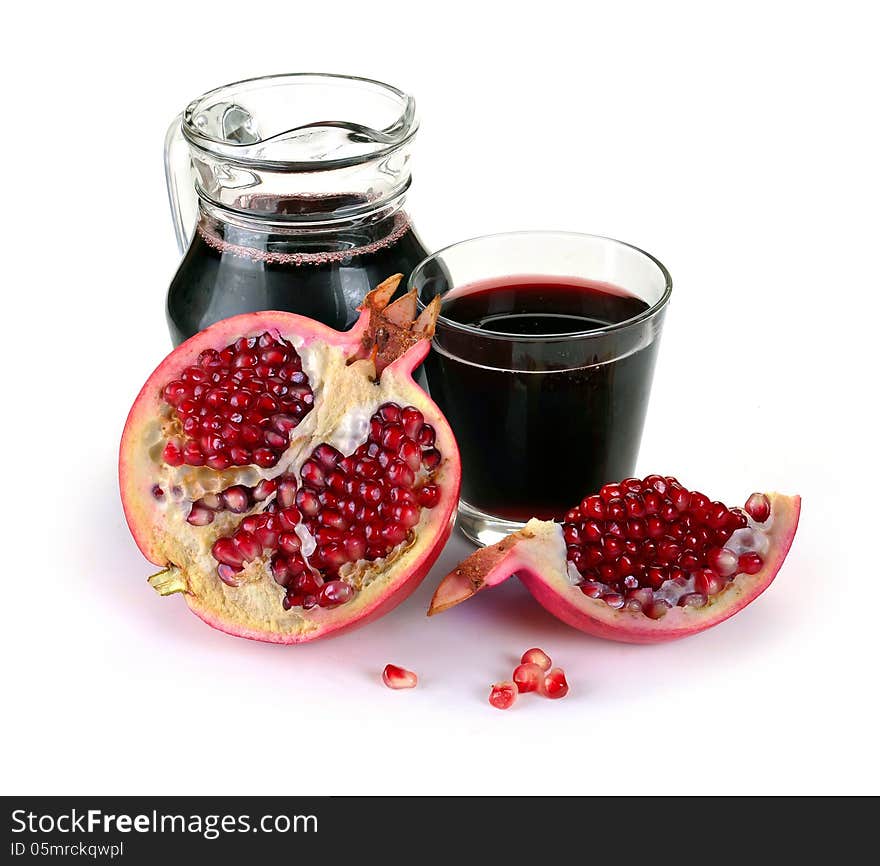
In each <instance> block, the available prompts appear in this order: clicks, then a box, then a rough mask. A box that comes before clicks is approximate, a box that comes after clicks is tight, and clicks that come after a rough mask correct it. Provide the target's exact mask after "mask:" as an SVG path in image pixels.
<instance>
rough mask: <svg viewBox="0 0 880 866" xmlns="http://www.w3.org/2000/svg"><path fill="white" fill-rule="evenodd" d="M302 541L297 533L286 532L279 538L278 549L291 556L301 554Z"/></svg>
mask: <svg viewBox="0 0 880 866" xmlns="http://www.w3.org/2000/svg"><path fill="white" fill-rule="evenodd" d="M301 548H302V541H300V537H299V536H298V535H297V534H296V533H295V532H285V533H282V534H281V535H280V536H278V549H279V550H281V551H282V552H283V553H286V554H288V555H290V556H293V555H294V554H297V553H299V552H300V549H301Z"/></svg>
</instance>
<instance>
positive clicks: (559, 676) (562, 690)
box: [542, 668, 568, 699]
mask: <svg viewBox="0 0 880 866" xmlns="http://www.w3.org/2000/svg"><path fill="white" fill-rule="evenodd" d="M542 693H543V694H544V695H546V696H547V697H548V698H553V699H556V698H564V697H565V696H566V695H567V694H568V682H567V681H566V679H565V671H564V670H562V668H553V669H552V670H551V671H550V672H549V673H548V674H547V675H546V676H545V677H544V688H543V691H542Z"/></svg>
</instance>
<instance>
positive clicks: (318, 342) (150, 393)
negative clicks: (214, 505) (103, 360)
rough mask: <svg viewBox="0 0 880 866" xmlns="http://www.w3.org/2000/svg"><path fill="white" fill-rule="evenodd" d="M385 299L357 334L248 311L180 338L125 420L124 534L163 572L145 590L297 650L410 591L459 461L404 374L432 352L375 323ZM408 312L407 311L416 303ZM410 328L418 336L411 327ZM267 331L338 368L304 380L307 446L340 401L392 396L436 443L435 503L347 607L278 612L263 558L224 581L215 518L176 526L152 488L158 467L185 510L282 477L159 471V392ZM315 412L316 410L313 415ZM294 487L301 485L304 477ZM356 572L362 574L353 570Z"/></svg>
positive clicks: (246, 470) (440, 542)
mask: <svg viewBox="0 0 880 866" xmlns="http://www.w3.org/2000/svg"><path fill="white" fill-rule="evenodd" d="M383 285H384V284H383ZM394 285H396V281H394ZM391 291H393V288H392V289H391ZM391 291H387V292H386V293H385V297H384V300H383V302H382V303H381V304H380V305H379V306H378V307H374V306H372V305H371V304H369V303H367V304H366V305H365V308H364V310H363V312H362V314H361V316H360V318H359V320H358V322H357V323H356V324H355V326H354V327H353V328H352V329H351V330H350V331H347V332H344V333H343V332H337V331H334V330H332V329H331V328H328V327H326V326H324V325H322V324H320V323H317V322H314V321H312V320H310V319H307V318H304V317H302V316H297V315H294V314H291V313H285V312H261V313H253V314H245V315H242V316H236V317H233V318H231V319H226V320H223V321H221V322H219V323H217V324H215V325H212V326H211V327H210V328H208V329H207V330H205V331H203V332H201V333H200V334H197V335H196V336H194V337H192V338H191V339H189V340H187V341H186V342H185V343H184V344H182V345H181V346H180V347H178V348H177V349H176V350H175V351H174V352H172V354H171V355H169V356H168V357H167V358H166V359H165V360H164V361H163V362H162V363H161V364H160V365H159V366H158V367H157V368H156V370H155V371H154V372H153V374H152V375H151V376H150V378H149V379H148V381H147V383H146V384H145V385H144V387H143V388H142V389H141V391H140V393H139V395H138V397H137V399H136V400H135V402H134V405H133V406H132V409H131V411H130V413H129V416H128V419H127V421H126V425H125V430H124V432H123V436H122V442H121V446H120V458H119V479H120V490H121V494H122V502H123V508H124V512H125V517H126V520H127V522H128V525H129V528H130V530H131V532H132V535H133V536H134V539H135V541H136V543H137V545H138V547H139V548H140V550H141V551H142V552H143V554H144V556H145V557H146V558H147V559H148V560H150V561H151V562H153V563H155V564H156V565H158V566H161V567H162V571H160V572H159V573H158V574H156V575H154V576H153V577H152V578H150V583H151V585H152V586H153V588H154V589H156V590H157V591H158V592H159V593H160V594H162V595H167V594H172V593H180V594H182V595H183V597H184V599H185V601H186V603H187V605H188V606H189V608H190V609H191V610H192V611H193V612H194V613H195V614H196V615H197V616H199V617H200V618H201V619H202V620H204V621H205V622H206V623H208V624H209V625H211V626H213V627H214V628H217V629H219V630H221V631H223V632H226V633H228V634H232V635H235V636H239V637H245V638H249V639H253V640H261V641H267V642H272V643H281V644H293V643H299V642H303V641H309V640H314V639H316V638H320V637H324V636H327V635H330V634H335V633H339V632H341V631H343V630H347V629H350V628H352V627H354V626H357V625H362V624H364V623H366V622H369V621H371V620H373V619H376V618H377V617H379V616H381V615H383V614H384V613H386V612H388V611H389V610H391V609H392V608H393V607H395V606H396V605H397V604H399V603H400V602H401V601H403V600H404V599H405V598H406V597H407V596H408V595H409V594H410V593H412V591H413V590H414V589H415V588H416V587H417V586H418V584H419V583H420V582H421V580H422V579H423V578H424V576H425V575H426V574H427V572H428V570H429V569H430V567H431V565H432V564H433V562H434V561H435V559H436V558H437V556H438V555H439V553H440V551H441V550H442V548H443V546H444V544H445V542H446V540H447V538H448V537H449V534H450V532H451V529H452V523H453V519H454V515H455V507H456V504H457V500H458V489H459V484H460V464H459V457H458V449H457V445H456V443H455V438H454V436H453V434H452V431H451V430H450V428H449V425H448V424H447V423H446V421H445V419H444V418H443V416H442V414H441V413H440V411H439V409H438V408H437V407H436V406H435V404H434V403H433V401H431V399H430V398H429V397H428V395H427V394H425V393H424V391H422V389H421V388H419V386H418V385H417V384H416V383H415V382H414V381H413V378H412V371H413V370H414V369H415V368H416V367H417V366H418V365H419V364H420V363H421V361H422V360H423V359H424V357H425V355H426V354H427V352H428V350H429V346H430V339H429V337H430V334H428V335H424V336H422V335H415V336H413V338H412V339H410V337H409V335H408V334H407V333H405V329H404V331H401V332H400V333H398V329H396V328H395V327H394V321H393V319H391V320H382V319H381V316H380V314H381V312H382V308H383V307H384V305H385V304H387V300H388V298H389V297H390V295H391ZM373 294H376V293H373ZM395 307H396V308H397V309H398V311H399V309H400V307H399V305H392V307H389V308H388V309H387V310H386V311H385V312H390V311H393V309H394V308H395ZM412 307H413V309H414V300H413V304H412ZM392 315H393V312H392ZM377 316H378V317H379V318H377ZM377 321H378V322H379V327H378V328H377ZM408 324H411V325H412V327H413V329H414V330H415V326H416V325H417V324H418V323H417V322H409V323H408ZM383 325H384V327H383ZM267 333H272V334H277V335H279V336H280V337H281V338H285V339H290V340H292V341H293V342H294V343H295V345H296V349H297V351H298V352H299V354H300V355H301V356H303V357H304V358H305V357H307V356H309V355H310V347H311V352H312V355H314V357H316V358H320V359H323V360H322V363H324V364H326V365H327V366H326V367H325V368H322V370H321V371H319V372H323V370H324V369H332V370H334V371H335V372H334V377H335V378H333V379H332V386H331V385H330V384H327V383H326V382H323V381H322V380H321V379H320V376H317V377H315V376H314V375H312V377H311V378H312V380H313V381H311V387H312V388H313V389H314V391H315V410H314V411H315V412H316V413H317V414H316V415H315V419H317V420H315V422H314V423H315V425H316V427H317V428H318V429H317V432H313V434H310V435H312V436H313V441H312V442H311V444H310V445H309V446H308V447H312V446H315V445H317V444H318V442H319V441H322V437H321V435H319V434H320V433H321V430H320V429H319V428H320V425H321V423H323V422H324V420H327V423H328V424H330V425H331V427H332V422H333V420H334V417H335V416H334V414H333V411H331V410H335V408H336V406H337V404H338V405H339V406H340V407H342V408H345V407H348V408H351V407H358V406H360V403H359V400H361V399H365V398H364V395H367V397H366V399H369V400H373V403H374V406H373V408H375V405H378V404H380V403H382V402H383V400H385V401H387V400H394V401H396V402H397V403H399V404H400V405H402V406H408V407H414V408H416V409H418V410H419V411H420V412H421V413H422V414H423V416H424V419H425V421H426V422H428V421H430V426H431V428H432V429H433V433H434V435H435V437H436V438H435V445H434V447H435V449H436V450H437V451H438V452H439V453H440V455H442V460H441V461H440V463H439V465H438V466H436V468H434V469H433V472H432V475H431V480H432V483H433V484H434V485H436V486H437V487H438V488H439V491H440V493H439V496H437V497H436V501H434V502H433V503H432V504H431V505H430V506H428V507H424V508H422V509H421V511H420V519H419V523H418V525H417V526H415V527H414V528H413V531H411V532H410V533H409V534H408V536H407V539H406V541H405V542H404V543H401V544H399V545H398V546H397V547H396V548H395V549H394V550H393V552H392V554H391V555H389V556H388V557H387V559H383V560H380V561H377V562H375V563H369V562H368V563H366V564H364V565H363V566H362V568H361V570H362V571H365V572H366V573H367V577H368V578H369V579H368V580H364V583H363V585H362V586H359V587H358V589H357V592H356V594H355V596H354V598H353V599H352V600H350V601H347V602H346V603H344V604H339V605H338V606H335V607H334V606H328V607H317V606H314V607H312V608H311V609H308V610H307V609H305V608H303V607H297V608H295V609H286V608H285V607H284V606H282V604H281V601H282V600H283V599H284V595H285V589H284V588H283V587H282V586H279V585H278V584H277V583H276V582H275V581H274V580H273V579H272V575H271V572H270V568H269V562H268V559H267V557H264V558H263V559H262V560H254V561H253V562H246V563H245V564H244V566H243V568H241V569H239V570H240V572H241V574H240V575H235V577H240V578H241V581H240V582H239V585H229V584H228V583H226V582H224V580H222V579H220V578H219V577H218V569H217V568H214V567H213V566H218V563H217V562H216V561H214V560H211V559H210V558H209V553H210V550H211V545H212V544H213V542H214V541H215V540H216V539H217V538H218V537H221V536H223V532H222V531H221V530H220V529H219V528H218V524H219V523H222V522H223V521H221V520H219V519H218V520H216V521H214V520H213V518H212V521H213V523H212V525H208V526H203V525H198V526H192V525H182V523H181V512H180V511H179V510H176V508H175V507H171V505H170V503H169V501H168V496H169V491H166V490H164V489H163V488H162V486H161V485H159V484H157V483H156V475H157V471H160V470H161V471H166V472H167V471H174V472H176V473H177V475H175V478H182V479H184V482H183V486H184V488H185V493H184V496H183V502H182V506H181V507H185V508H192V507H193V506H194V505H195V504H196V503H197V498H198V496H199V495H203V494H204V492H205V490H208V491H209V495H210V491H212V490H214V491H216V490H223V489H227V488H229V487H230V486H233V485H237V484H243V485H244V486H247V481H243V480H242V479H243V478H244V479H247V478H250V480H251V481H252V482H253V481H254V479H256V478H269V477H272V476H273V473H274V477H275V478H276V479H277V478H279V477H281V476H280V473H281V471H282V470H280V469H274V468H272V469H268V470H261V469H259V468H258V467H256V466H254V465H250V466H230V467H228V468H227V469H224V470H222V471H217V472H214V471H213V470H210V469H209V468H208V467H206V466H195V467H190V466H186V465H183V466H179V467H175V468H174V469H173V470H167V467H164V466H163V457H162V453H163V452H162V448H163V445H164V441H165V440H164V439H163V436H162V433H161V430H160V427H159V423H158V421H157V419H160V418H162V417H163V413H164V416H165V417H166V418H167V416H168V406H167V404H166V403H165V401H164V398H163V388H164V386H165V385H166V383H168V382H169V381H174V380H176V379H177V378H178V377H179V376H180V374H181V371H183V370H185V369H187V368H189V367H192V366H193V365H196V364H197V363H198V359H199V357H200V355H201V354H202V353H203V351H205V350H207V349H214V350H217V349H220V348H221V347H224V346H229V345H230V344H232V343H234V342H235V341H236V340H239V339H241V338H257V337H259V336H260V335H265V334H267ZM377 334H378V336H377ZM312 372H313V374H314V371H312ZM377 373H378V374H379V375H378V377H377ZM325 385H326V388H325V387H324V386H325ZM325 391H326V392H329V393H325ZM380 395H384V396H380ZM331 399H332V401H333V403H332V404H331V403H330V401H331ZM322 401H324V402H323V403H322ZM319 406H323V408H322V409H319ZM342 408H340V409H339V412H340V413H341V412H342ZM320 412H325V413H326V414H325V415H321V414H320ZM346 417H347V416H346ZM304 421H305V419H304V420H303V423H304ZM298 429H299V428H296V429H294V430H292V432H291V434H290V437H291V438H290V443H291V448H293V446H294V443H297V442H298V441H299V440H298V433H297V430H298ZM325 432H326V431H325ZM327 435H329V433H327ZM300 438H301V439H302V441H303V442H304V443H305V442H306V441H307V440H306V438H305V434H303V436H302V437H300ZM303 447H304V448H305V445H304V446H303ZM284 453H285V454H286V453H290V452H284ZM280 464H281V461H279V466H280ZM300 465H301V464H300ZM297 471H298V470H297ZM212 472H213V474H212ZM298 480H299V482H300V484H301V485H302V483H303V482H302V479H298ZM252 504H253V503H252ZM229 519H230V516H229V515H224V518H223V520H229ZM236 519H237V518H236ZM224 525H227V524H225V523H224ZM227 537H228V533H227ZM206 564H207V565H206ZM208 565H210V566H212V567H208ZM358 565H359V567H360V566H361V563H358ZM232 582H238V581H232Z"/></svg>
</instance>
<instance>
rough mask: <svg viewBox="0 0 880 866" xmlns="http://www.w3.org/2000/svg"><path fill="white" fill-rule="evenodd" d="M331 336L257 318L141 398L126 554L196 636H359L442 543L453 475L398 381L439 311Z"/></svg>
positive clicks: (412, 394)
mask: <svg viewBox="0 0 880 866" xmlns="http://www.w3.org/2000/svg"><path fill="white" fill-rule="evenodd" d="M399 280H400V276H399V275H398V276H397V277H393V278H391V279H389V280H386V282H385V283H383V284H382V285H381V286H379V287H378V288H377V289H376V290H375V291H374V292H371V293H370V294H369V295H368V296H367V298H366V300H365V302H364V306H363V307H362V312H361V316H360V318H359V320H358V321H357V323H356V324H355V326H354V327H353V328H352V329H351V330H350V331H348V332H346V333H338V332H336V331H333V330H331V329H330V328H327V327H325V326H324V325H321V324H319V323H317V322H314V321H311V320H310V319H306V318H303V317H302V316H296V315H292V314H290V313H281V312H263V313H254V314H247V315H243V316H236V317H234V318H231V319H226V320H224V321H222V322H219V323H218V324H216V325H213V326H211V327H210V328H208V329H207V330H206V331H203V332H202V333H200V334H197V335H196V336H194V337H192V338H191V339H190V340H187V341H186V342H185V343H184V344H183V345H181V346H179V347H178V348H177V349H175V350H174V351H173V352H172V353H171V354H170V355H169V356H168V357H167V358H166V359H165V360H164V361H163V362H162V363H161V364H160V365H159V367H158V368H157V369H156V371H155V372H154V373H153V375H152V376H150V378H149V380H148V381H147V383H146V385H144V387H143V389H142V390H141V392H140V394H139V395H138V398H137V400H136V401H135V403H134V406H133V407H132V409H131V412H130V414H129V416H128V421H127V422H126V425H125V430H124V432H123V435H122V444H121V447H120V458H119V476H120V487H121V491H122V501H123V506H124V509H125V515H126V518H127V520H128V524H129V527H130V529H131V532H132V534H133V535H134V538H135V541H136V542H137V544H138V546H139V547H140V549H141V551H142V552H143V554H144V555H145V556H146V557H147V559H149V560H150V561H152V562H154V563H156V564H157V565H161V566H163V568H162V571H160V572H159V573H158V574H155V575H153V577H151V578H150V584H151V585H152V586H153V587H154V589H156V590H157V591H158V592H159V593H160V594H162V595H167V594H169V593H176V592H179V593H182V594H183V596H184V598H185V600H186V602H187V604H188V605H189V606H190V608H192V610H193V611H194V612H195V613H196V614H197V615H198V616H200V617H201V618H202V619H203V620H205V622H207V623H208V624H209V625H212V626H214V627H216V628H218V629H221V630H222V631H225V632H229V633H230V634H234V635H239V636H242V637H248V638H253V639H256V640H264V641H271V642H275V643H297V642H300V641H306V640H313V639H315V638H318V637H322V636H324V635H327V634H330V633H333V632H336V631H339V630H340V629H342V628H346V627H350V626H352V625H355V624H356V623H362V622H364V621H366V620H367V619H370V618H373V617H375V616H378V615H380V614H382V613H384V612H386V611H387V610H389V609H390V608H391V607H393V606H394V605H396V604H398V603H399V602H400V601H402V600H403V599H404V598H405V597H406V596H407V595H408V594H409V593H410V592H412V590H413V589H415V587H416V586H417V585H418V583H419V581H420V580H421V579H422V578H423V577H424V576H425V574H426V573H427V571H428V569H429V568H430V567H431V565H432V563H433V562H434V560H435V559H436V557H437V555H438V554H439V552H440V550H441V549H442V547H443V544H444V543H445V541H446V539H447V537H448V536H449V533H450V530H451V526H452V520H453V517H454V512H455V507H456V504H457V501H458V489H459V482H460V474H461V473H460V463H459V457H458V448H457V446H456V443H455V439H454V437H453V435H452V431H451V430H450V429H449V425H448V424H447V423H446V420H445V419H444V418H443V416H442V415H441V414H440V411H439V410H438V409H437V407H436V406H435V405H434V403H433V402H432V401H431V400H430V398H429V397H428V396H427V395H426V394H425V393H424V392H423V391H422V390H421V388H419V387H418V385H416V384H415V382H414V381H413V379H412V371H413V369H414V368H415V367H416V366H418V364H419V363H421V361H422V359H423V358H424V357H425V355H426V354H427V352H428V349H429V345H430V337H431V335H432V333H433V329H434V322H435V321H436V317H437V311H438V307H436V306H435V307H432V308H429V309H428V310H426V311H424V312H423V313H422V315H421V316H419V317H418V318H416V317H415V313H416V299H415V294H414V293H410V294H409V295H406V296H404V297H403V298H401V299H399V300H398V301H396V302H395V303H393V304H391V305H390V306H389V304H388V302H389V300H390V298H391V296H392V294H393V293H394V290H395V288H396V287H397V284H398V282H399Z"/></svg>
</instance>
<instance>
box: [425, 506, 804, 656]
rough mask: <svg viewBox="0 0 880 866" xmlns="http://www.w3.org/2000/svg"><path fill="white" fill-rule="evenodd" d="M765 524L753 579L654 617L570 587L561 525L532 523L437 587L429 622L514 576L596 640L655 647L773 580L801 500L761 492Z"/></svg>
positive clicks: (732, 610)
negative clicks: (767, 513) (766, 517)
mask: <svg viewBox="0 0 880 866" xmlns="http://www.w3.org/2000/svg"><path fill="white" fill-rule="evenodd" d="M766 497H767V500H768V501H769V503H770V515H771V522H770V523H769V525H768V528H767V529H766V535H767V538H768V544H767V549H766V552H765V554H764V556H763V557H762V561H763V564H762V565H761V568H760V570H758V571H757V572H755V573H754V574H746V573H742V572H740V573H737V574H735V575H734V576H733V577H732V578H731V579H730V581H729V583H728V584H727V585H726V586H725V587H724V588H723V589H722V590H721V591H720V592H718V593H717V594H715V595H711V596H709V598H708V600H707V602H706V603H705V604H704V606H702V607H689V606H674V607H671V608H670V609H669V611H668V612H667V613H666V614H665V615H664V616H662V617H661V618H658V619H652V618H650V617H648V616H646V615H645V614H644V613H642V612H641V611H633V610H628V609H626V608H619V609H616V608H614V607H612V606H610V605H609V604H608V603H606V602H605V601H603V600H602V599H600V598H590V597H589V596H587V595H585V594H584V593H583V591H582V590H581V587H580V586H579V585H577V584H575V583H573V582H572V579H571V574H570V571H569V569H568V562H567V560H566V555H565V545H564V542H563V540H562V529H561V527H560V525H559V524H555V523H552V522H549V521H541V520H531V521H529V523H528V524H526V526H525V527H524V528H523V529H522V530H520V531H519V532H516V533H513V534H512V535H510V536H508V537H507V538H505V539H503V540H502V541H500V542H498V543H497V544H495V545H492V546H491V547H486V548H483V549H481V550H478V551H476V552H475V553H474V554H472V555H471V556H470V557H468V559H466V560H465V561H464V562H462V563H461V564H460V565H459V566H458V568H456V569H454V570H453V571H452V572H451V573H450V574H449V575H447V576H446V577H445V578H444V579H443V581H442V582H441V583H440V585H439V587H438V588H437V591H436V592H435V594H434V597H433V599H432V600H431V606H430V609H429V611H428V614H429V616H430V615H433V614H436V613H440V612H442V611H444V610H447V609H448V608H450V607H453V606H454V605H456V604H459V603H460V602H462V601H465V600H466V599H468V598H470V597H471V596H473V595H475V594H476V593H477V592H478V591H480V590H481V589H483V588H485V587H490V586H496V585H497V584H499V583H501V582H503V581H505V580H507V578H509V577H511V576H513V575H516V576H517V577H519V579H520V580H521V581H522V582H523V583H524V584H525V586H526V587H527V588H528V590H529V592H530V593H531V594H532V595H533V596H534V597H535V599H537V601H538V602H540V604H541V605H543V606H544V607H545V608H546V609H547V610H548V611H549V612H550V613H552V614H553V615H554V616H556V617H557V618H559V619H561V620H562V621H563V622H565V623H567V624H568V625H570V626H573V627H574V628H576V629H579V630H580V631H583V632H586V633H587V634H592V635H595V636H597V637H602V638H609V639H611V640H618V641H623V642H626V643H643V644H647V643H659V642H662V641H669V640H676V639H678V638H683V637H687V636H689V635H693V634H697V633H698V632H701V631H705V630H706V629H708V628H711V627H712V626H714V625H717V624H718V623H721V622H723V621H724V620H726V619H729V618H730V617H732V616H733V615H734V614H736V613H738V612H739V611H740V610H742V609H743V608H744V607H746V605H748V604H750V603H751V602H752V601H754V600H755V599H756V598H757V597H758V596H759V595H761V593H762V592H764V590H766V589H767V587H768V586H770V584H771V583H772V582H773V579H774V578H775V577H776V575H777V573H778V572H779V569H780V568H781V567H782V564H783V562H784V560H785V557H786V555H787V554H788V551H789V549H790V548H791V544H792V541H793V540H794V536H795V532H796V530H797V525H798V519H799V516H800V508H801V500H800V497H799V496H786V495H783V494H780V493H768V494H766Z"/></svg>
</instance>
